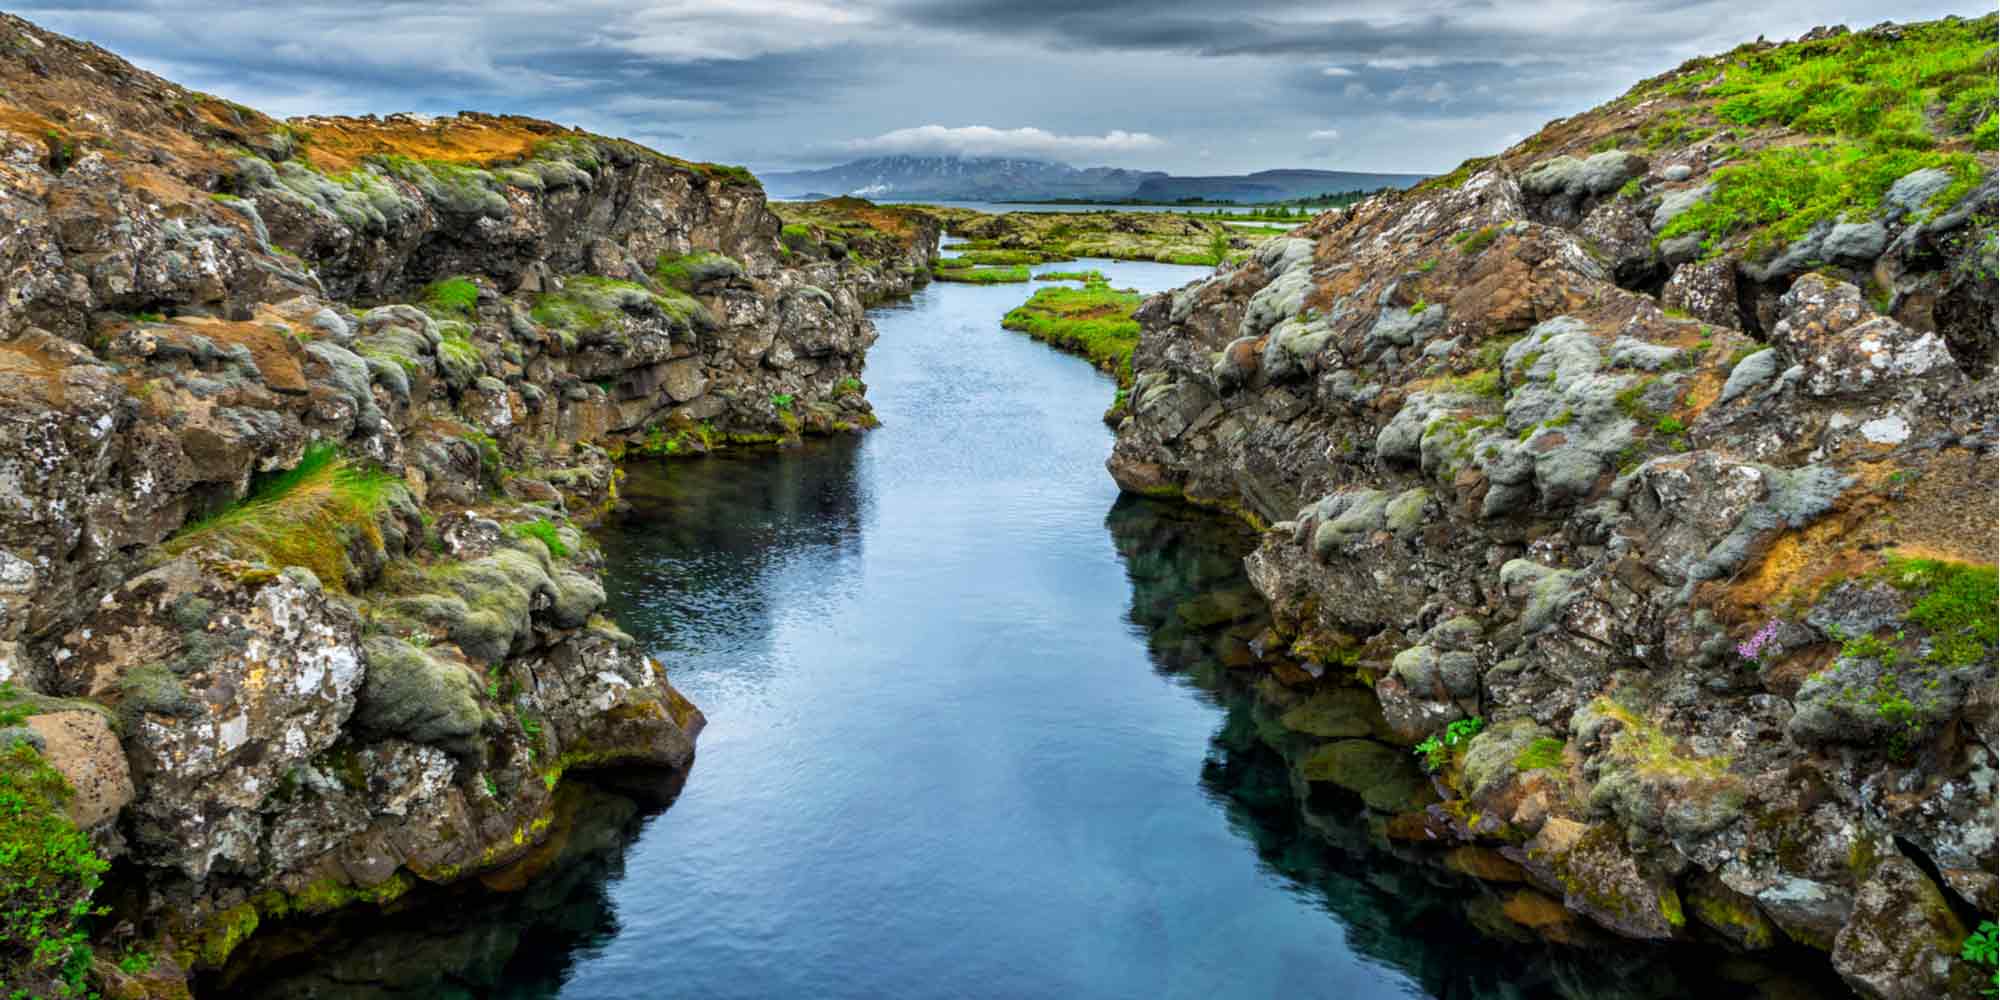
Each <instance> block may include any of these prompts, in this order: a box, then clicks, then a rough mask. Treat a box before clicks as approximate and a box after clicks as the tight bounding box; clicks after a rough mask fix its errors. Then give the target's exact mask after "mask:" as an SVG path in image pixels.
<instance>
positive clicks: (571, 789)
mask: <svg viewBox="0 0 2000 1000" xmlns="http://www.w3.org/2000/svg"><path fill="white" fill-rule="evenodd" d="M663 791H666V790H661V789H649V790H647V793H646V794H644V795H642V796H641V797H638V798H635V797H633V796H629V795H626V794H622V793H620V792H618V791H614V790H612V789H610V788H608V787H605V786H601V785H596V784H591V783H587V782H571V783H568V784H565V785H564V786H563V789H562V791H561V792H560V793H559V794H558V798H557V806H556V818H555V822H554V823H553V824H552V825H551V828H550V832H549V838H548V840H547V841H545V842H544V844H543V847H542V849H541V850H538V851H536V852H534V853H532V854H530V855H528V856H527V857H526V858H524V859H523V860H522V861H521V862H520V863H519V864H517V865H514V866H512V867H509V868H506V869H502V870H500V871H497V872H493V873H490V874H489V875H487V876H486V877H484V878H481V879H477V880H469V881H468V882H465V883H461V884H459V885H456V886H453V887H451V888H449V889H436V890H418V891H416V892H413V893H412V894H411V895H409V896H406V897H404V898H403V899H401V900H398V901H397V902H396V903H395V904H392V905H391V907H390V908H389V909H388V910H387V911H386V912H385V911H382V910H376V909H374V908H372V907H365V906H364V907H357V908H353V909H352V911H343V912H342V913H340V914H339V915H338V917H337V918H335V919H331V920H319V921H304V922H300V923H299V924H298V925H297V926H289V927H279V928H277V929H275V930H273V931H269V932H261V933H259V934H258V935H257V936H256V937H253V938H252V939H251V940H250V941H249V942H248V943H247V944H246V945H244V947H243V948H241V949H239V951H238V952H237V954H236V956H234V957H233V958H232V960H231V964H230V967H229V969H227V970H225V974H224V975H223V976H221V977H216V978H215V979H214V980H213V981H210V982H206V983H203V984H201V987H202V988H201V990H200V992H199V993H198V995H200V996H228V997H236V998H243V1000H266V998H268V1000H279V998H319V1000H378V998H389V997H425V998H432V997H435V998H443V1000H452V998H473V997H481V998H488V997H490V998H527V997H548V996H553V995H555V994H556V993H557V992H558V991H559V990H560V988H561V985H562V983H563V981H564V980H565V979H566V978H568V974H569V971H570V969H571V968H572V967H573V966H574V965H575V963H576V962H577V961H578V960H579V959H581V958H582V957H584V956H586V955H587V954H588V953H589V952H590V951H591V949H593V948H594V947H595V946H596V945H598V944H599V943H601V942H603V941H606V940H609V939H610V938H611V936H612V935H614V934H616V933H618V929H619V928H618V920H617V917H616V915H615V913H614V912H613V909H612V907H611V903H610V899H609V897H608V895H607V889H608V887H609V885H610V883H612V882H614V881H616V880H617V879H619V878H621V877H623V875H624V859H625V852H626V849H627V848H628V847H629V846H630V845H631V843H632V841H633V840H634V839H635V838H636V837H637V836H638V834H639V829H640V827H641V826H642V825H643V823H644V821H645V819H646V818H647V817H648V816H651V815H652V814H654V813H655V812H657V811H658V810H659V809H660V808H662V806H663V805H664V799H663V798H662V797H661V793H662V792H663Z"/></svg>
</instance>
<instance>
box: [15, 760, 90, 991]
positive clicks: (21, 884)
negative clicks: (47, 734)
mask: <svg viewBox="0 0 2000 1000" xmlns="http://www.w3.org/2000/svg"><path fill="white" fill-rule="evenodd" d="M71 794H72V792H71V790H70V787H69V784H68V783H67V782H66V781H64V780H63V776H62V774H61V773H59V772H58V771H56V769H55V768H53V767H50V766H49V764H48V762H47V761H45V760H43V759H42V756H41V754H39V753H37V752H36V751H35V748H34V746H33V745H31V744H29V743H27V742H26V741H17V742H15V743H13V744H12V745H11V746H7V747H4V748H0V984H5V985H6V986H9V987H13V988H15V989H16V992H14V993H12V994H10V995H13V996H28V995H31V994H30V992H29V990H28V989H23V988H22V987H24V986H27V985H29V984H37V983H40V982H46V981H51V980H53V981H55V982H58V983H60V984H61V995H65V996H81V995H83V994H84V974H85V972H86V970H88V969H89V968H90V962H91V957H92V956H91V948H90V944H89V936H88V933H87V924H88V923H89V918H90V917H91V916H92V915H93V914H95V913H97V912H99V911H98V910H96V908H94V907H93V906H92V905H91V897H92V894H94V893H95V892H96V891H97V888H98V886H99V885H100V884H101V883H102V881H103V874H104V872H105V870H106V869H107V868H109V867H110V866H109V864H107V863H106V862H105V861H104V859H102V858H100V857H98V856H97V852H96V851H94V850H92V849H91V846H90V839H89V838H88V837H86V836H84V834H83V833H82V831H80V830H78V829H77V828H76V825H75V824H74V823H71V822H70V820H69V817H68V816H66V815H64V813H63V803H64V802H66V801H67V800H68V799H69V797H70V795H71Z"/></svg>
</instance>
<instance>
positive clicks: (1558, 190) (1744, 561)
mask: <svg viewBox="0 0 2000 1000" xmlns="http://www.w3.org/2000/svg"><path fill="white" fill-rule="evenodd" d="M1986 23H1987V24H1988V27H1989V29H1990V21H1989V22H1986ZM1988 34H1990V30H1989V31H1988ZM1827 37H1835V36H1827ZM1898 37H1901V36H1898ZM1708 71H1709V70H1707V69H1705V68H1701V67H1697V69H1696V70H1694V71H1693V72H1708ZM1989 103H1990V102H1989ZM1649 107H1650V110H1649ZM1667 107H1674V108H1675V109H1676V110H1675V113H1676V114H1679V115H1682V116H1683V117H1682V118H1678V119H1676V121H1687V122H1695V123H1699V122H1703V121H1705V119H1701V118H1699V117H1692V116H1694V115H1696V114H1698V113H1699V112H1700V109H1699V107H1697V108H1695V110H1693V111H1690V110H1688V109H1687V107H1686V106H1685V105H1679V106H1676V105H1673V104H1671V103H1670V104H1669V105H1667ZM1662 111H1663V107H1661V106H1657V105H1654V106H1649V104H1648V103H1647V102H1644V101H1640V102H1637V103H1635V102H1634V101H1633V100H1631V99H1627V100H1625V101H1621V102H1616V103H1614V104H1613V105H1610V106H1607V107H1606V108H1604V109H1599V110H1598V111H1596V112H1592V113H1590V114H1588V115H1584V116H1579V117H1578V118H1574V119H1567V120H1565V121H1563V122H1558V123H1555V124H1553V125H1551V126H1550V128H1549V129H1547V130H1545V131H1544V132H1543V133H1542V134H1541V135H1538V136H1536V137H1534V138H1532V139H1530V140H1529V141H1527V142H1526V143H1523V144H1522V145H1521V146H1519V147H1516V148H1515V149H1513V150H1510V151H1508V152H1507V153H1506V154H1505V155H1503V156H1502V157H1499V158H1496V159H1493V160H1491V161H1484V162H1481V163H1473V164H1468V166H1467V167H1466V168H1464V169H1463V170H1461V171H1460V172H1459V173H1458V174H1456V175H1454V176H1452V177H1449V178H1444V179H1440V180H1438V181H1434V182H1430V183H1427V184H1425V185H1421V186H1419V188H1417V189H1416V190H1414V191H1412V192H1408V193H1405V194H1400V195H1392V196H1387V197H1380V198H1376V199H1371V200H1370V201H1367V202H1364V203H1362V204H1360V205H1358V206H1356V207H1354V208H1353V209H1351V210H1348V211H1344V212H1333V213H1328V214H1326V215H1323V216H1321V217H1320V218H1318V219H1317V220H1315V221H1314V222H1313V223H1311V224H1309V225H1307V226H1305V227H1302V228H1301V229H1299V230H1297V231H1295V232H1294V233H1293V234H1292V238H1290V239H1285V240H1277V241H1273V242H1271V243H1269V244H1266V245H1264V246H1263V247H1261V248H1260V249H1259V251H1258V253H1257V254H1256V255H1255V257H1254V258H1253V259H1252V260H1251V261H1249V262H1247V263H1245V264H1243V265H1242V266H1239V267H1235V268H1229V269H1224V270H1221V271H1219V272H1218V273H1217V274H1216V275H1215V276H1213V277H1211V278H1209V279H1207V280H1205V281H1202V282H1198V283H1196V284H1193V285H1190V286H1188V287H1186V288H1183V289H1181V290H1179V291H1175V292H1172V293H1167V294H1163V295H1159V296H1156V297H1154V298H1153V299H1151V300H1149V301H1148V302H1147V303H1146V304H1145V305H1144V306H1143V307H1142V308H1141V310H1140V311H1139V314H1138V315H1139V318H1140V319H1141V321H1142V322H1143V325H1144V331H1143V334H1142V339H1141V342H1140V345H1139V348H1138V350H1137V352H1136V353H1135V355H1134V372H1135V375H1136V379H1135V383H1134V388H1133V391H1132V394H1131V398H1130V401H1129V409H1128V411H1127V414H1126V417H1125V419H1124V420H1123V421H1122V422H1121V424H1120V425H1119V428H1118V440H1117V444H1116V447H1115V451H1114V453H1113V455H1112V457H1111V459H1110V461H1109V468H1110V471H1111V473H1112V475H1113V476H1114V477H1115V478H1116V479H1117V480H1118V482H1119V483H1120V484H1121V485H1122V486H1124V487H1125V488H1126V489H1127V490H1130V491H1133V492H1138V493H1145V494H1152V495H1179V496H1184V497H1186V498H1188V499H1190V500H1192V501H1195V502H1199V503H1203V504H1207V505H1211V506H1218V507H1222V508H1225V509H1230V510H1234V511H1237V512H1239V513H1240V514H1242V515H1243V516H1245V517H1246V518H1247V519H1248V520H1251V521H1252V522H1253V523H1255V524H1256V525H1258V526H1259V527H1262V528H1265V529H1266V531H1265V534H1264V538H1263V543H1262V545H1261V547H1260V548H1259V549H1258V551H1257V552H1256V553H1255V554H1254V555H1252V556H1251V557H1250V559H1249V561H1248V565H1249V570H1250V575H1251V579H1252V581H1253V583H1254V584H1255V585H1256V587H1257V589H1258V590H1259V591H1260V592H1261V593H1262V594H1263V595H1264V596H1265V597H1266V598H1267V599H1269V600H1270V601H1271V603H1272V605H1273V607H1274V608H1275V610H1276V614H1277V618H1278V627H1277V631H1276V633H1275V634H1273V635H1272V636H1270V637H1268V639H1267V641H1266V647H1267V648H1272V649H1286V648H1289V650H1290V651H1291V652H1292V653H1294V654H1296V655H1298V656H1300V657H1302V658H1303V659H1304V661H1305V662H1306V664H1307V666H1308V667H1309V670H1308V671H1307V672H1305V673H1300V672H1298V671H1292V672H1291V674H1289V675H1287V676H1286V677H1283V678H1280V679H1282V680H1285V681H1287V682H1288V683H1289V684H1290V685H1291V686H1292V687H1293V688H1294V689H1295V694H1293V695H1291V696H1290V697H1306V696H1308V695H1310V694H1311V693H1312V692H1314V691H1320V690H1325V689H1335V690H1338V689H1342V688H1344V687H1346V686H1352V685H1356V684H1362V685H1366V686H1368V687H1372V690H1373V693H1374V695H1375V697H1376V699H1377V700H1378V701H1379V703H1380V705H1381V707H1382V710H1383V713H1384V718H1385V719H1386V721H1387V723H1388V725H1389V727H1390V728H1391V729H1392V730H1393V739H1395V740H1398V741H1400V742H1403V743H1406V744H1416V743H1418V742H1419V741H1423V740H1427V739H1429V740H1436V741H1438V742H1439V743H1440V744H1442V747H1443V749H1442V751H1441V753H1440V755H1439V756H1438V757H1437V760H1438V763H1439V769H1438V772H1437V774H1436V776H1435V781H1436V784H1437V786H1438V791H1439V792H1440V794H1442V795H1443V796H1444V798H1445V801H1444V802H1443V803H1441V804H1439V805H1436V806H1433V807H1431V808H1430V809H1429V811H1428V814H1427V815H1426V816H1424V817H1422V818H1417V817H1409V818H1407V821H1406V822H1405V823H1404V827H1405V828H1415V829H1423V830H1426V831H1431V833H1430V834H1429V835H1432V836H1436V835H1439V834H1442V835H1444V836H1445V837H1446V838H1447V839H1448V840H1449V841H1455V842H1461V843H1466V842H1469V843H1473V844H1478V845H1483V846H1489V847H1495V848H1498V849H1499V850H1500V851H1501V852H1502V853H1503V854H1505V855H1506V856H1507V857H1508V858H1510V859H1512V860H1513V861H1515V862H1516V863H1518V864H1519V865H1521V866H1522V868H1523V869H1524V870H1525V871H1526V872H1527V873H1528V874H1529V875H1530V877H1531V878H1532V880H1533V881H1534V882H1535V883H1537V884H1538V886H1539V887H1541V888H1542V889H1544V890H1546V891H1548V892H1550V893H1552V894H1553V895H1556V896H1558V897H1560V898H1562V899H1563V900H1564V902H1565V904H1566V905H1567V907H1568V908H1569V909H1570V910H1572V911H1574V912H1577V913H1580V914H1583V915H1585V916H1587V917H1589V918H1590V919H1592V920H1593V921H1594V922H1596V923H1597V924H1598V925H1600V926H1602V927H1603V928H1606V929H1608V930H1611V931H1614V932H1616V933H1619V934H1622V935H1626V936H1631V937H1639V938H1661V939H1666V938H1675V939H1686V938H1695V937H1701V938H1706V939H1711V940H1718V941H1723V942H1726V943H1727V944H1729V945H1730V946H1732V947H1740V948H1758V947H1769V946H1770V945H1771V944H1773V943H1774V942H1775V941H1778V940H1781V939H1790V940H1792V941H1796V942H1799V943H1802V944H1804V945H1807V946H1810V947H1814V948H1819V949H1822V950H1826V951H1828V952H1830V954H1831V959H1832V963H1833V965H1834V966H1835V967H1836V968H1837V969H1838V970H1839V971H1840V972H1841V973H1842V974H1843V975H1844V976H1846V978H1847V980H1848V982H1849V984H1850V985H1851V986H1853V987H1854V988H1855V989H1856V990H1857V991H1858V992H1860V993H1862V994H1863V995H1867V996H1878V997H1910V998H1916V997H1928V996H1945V995H1952V996H1957V995H1970V994H1969V993H1963V992H1962V991H1965V990H1969V989H1971V988H1972V987H1971V985H1970V984H1971V983H1972V981H1973V980H1974V979H1976V978H1977V977H1978V975H1979V972H1978V970H1977V969H1976V968H1975V967H1974V966H1972V965H1971V964H1969V963H1966V962H1963V961H1960V960H1959V959H1958V958H1957V949H1958V944H1959V942H1960V941H1961V940H1963V938H1964V936H1965V932H1966V930H1967V928H1968V927H1969V926H1970V924H1971V922H1972V921H1974V920H1975V919H1976V918H1977V916H1978V915H1991V914H1992V913H1994V912H1995V910H1996V906H2000V899H1996V884H1995V875H1994V872H1995V870H1996V864H1997V863H2000V856H1996V841H1995V807H1994V782H1995V763H1996V758H1995V751H1996V749H2000V744H1996V742H1995V741H1996V737H1997V736H2000V733H1996V706H1995V696H1994V624H1993V622H1994V617H1993V614H1994V612H1993V606H1994V602H1995V598H1996V593H1995V585H1994V575H1993V567H1992V564H1993V561H1994V551H1995V523H1994V511H1993V505H1992V498H1993V497H1994V495H1995V492H1996V485H1997V484H1996V478H1995V468H1996V467H1995V455H1994V446H1995V434H1996V423H1995V391H1996V382H1995V374H1994V367H1993V357H1994V352H1993V336H1994V334H1993V329H1994V324H1995V316H1994V312H1993V306H1992V284H1993V277H1992V275H1993V263H1992V257H1993V251H1992V247H1993V230H1992V223H1991V221H1990V220H1991V215H1990V213H1991V211H1992V203H1993V193H1994V181H1993V169H1994V160H1993V154H1992V151H1991V150H1990V149H1986V150H1978V149H1974V150H1973V151H1972V152H1971V153H1969V154H1967V155H1968V156H1969V157H1971V159H1972V160H1974V161H1976V163H1977V164H1978V169H1979V170H1980V171H1983V180H1980V181H1979V182H1978V183H1976V184H1971V185H1962V186H1960V187H1959V188H1958V192H1959V193H1958V194H1957V195H1956V196H1955V197H1956V198H1957V199H1958V200H1955V201H1941V202H1937V203H1928V202H1918V203H1915V204H1904V202H1905V201H1907V200H1908V197H1910V195H1909V191H1908V190H1906V189H1915V188H1918V187H1923V186H1924V185H1926V184H1928V185H1929V187H1928V190H1929V191H1931V193H1932V194H1934V195H1935V194H1939V193H1942V192H1944V190H1945V185H1944V184H1941V183H1931V181H1932V180H1935V178H1930V179H1927V178H1925V177H1921V176H1913V177H1906V178H1902V179H1900V180H1899V181H1898V182H1897V184H1896V185H1894V186H1893V187H1892V188H1891V193H1890V195H1889V196H1887V197H1885V199H1884V201H1883V203H1882V204H1881V205H1879V206H1868V207H1867V208H1866V209H1865V214H1866V218H1865V219H1863V218H1858V217H1856V218H1850V219H1849V220H1848V221H1847V222H1843V223H1841V224H1839V225H1831V224H1829V225H1827V226H1823V227H1814V228H1813V229H1811V230H1810V231H1809V232H1808V233H1807V235H1806V236H1804V237H1801V238H1800V242H1796V243H1794V244H1792V245H1790V246H1780V247H1777V248H1775V249H1770V250H1767V251H1762V252H1760V251H1758V250H1756V249H1754V248H1753V246H1752V244H1750V243H1748V242H1746V241H1745V239H1744V238H1743V237H1742V236H1741V235H1738V236H1736V237H1734V238H1733V239H1715V240H1712V241H1710V243H1709V244H1708V250H1707V251H1704V250H1703V248H1702V242H1701V240H1700V239H1699V238H1697V239H1696V240H1695V242H1694V244H1693V245H1692V246H1689V245H1681V246H1675V245H1673V241H1672V240H1662V239H1660V238H1659V237H1660V234H1661V232H1662V230H1663V229H1664V228H1665V226H1666V224H1667V222H1668V221H1669V220H1670V219H1671V218H1672V217H1673V216H1674V214H1675V213H1676V212H1678V211H1682V210H1686V208H1687V206H1688V205H1690V204H1694V203H1698V202H1699V201H1700V200H1701V199H1703V198H1706V197H1708V196H1710V195H1711V194H1712V193H1713V190H1714V189H1713V187H1712V186H1711V187H1707V188H1704V187H1703V185H1705V184H1708V182H1709V178H1708V176H1707V175H1709V174H1710V173H1711V172H1712V171H1714V170H1716V169H1718V168H1719V167H1720V161H1723V160H1725V159H1726V157H1728V156H1742V155H1745V154H1744V152H1743V151H1742V150H1741V149H1740V148H1738V149H1737V150H1736V151H1735V152H1733V153H1724V151H1723V148H1724V146H1725V145H1728V146H1736V145H1737V144H1739V143H1741V144H1743V145H1752V146H1754V145H1757V144H1762V143H1772V144H1782V143H1785V142H1790V141H1795V140H1794V139H1793V138H1792V137H1790V136H1789V135H1788V134H1787V133H1786V132H1784V131H1783V130H1775V131H1774V130H1764V131H1761V132H1752V131H1751V130H1739V131H1732V132H1728V133H1726V134H1723V133H1717V134H1713V135H1712V136H1711V135H1710V133H1711V132H1713V131H1714V130H1712V129H1701V130H1698V131H1700V137H1697V139H1696V140H1695V141H1685V140H1681V141H1673V140H1670V141H1667V142H1665V143H1664V144H1662V145H1659V146H1655V147H1653V148H1650V149H1646V150H1645V151H1644V152H1643V154H1642V153H1641V152H1639V151H1636V150H1627V149H1617V148H1615V147H1616V146H1618V145H1619V143H1620V141H1621V139H1620V136H1621V134H1624V133H1627V132H1630V131H1635V130H1636V131H1637V132H1638V133H1639V134H1651V133H1650V132H1648V131H1647V129H1648V127H1649V122H1652V121H1654V120H1656V118H1657V116H1658V115H1659V114H1660V113H1662ZM1649 115H1650V116H1652V117H1649ZM1688 131H1689V132H1694V131H1697V130H1696V129H1694V128H1693V127H1692V126H1691V125H1690V126H1689V129H1688ZM1607 146H1608V147H1614V148H1613V149H1612V150H1610V151H1604V149H1605V147H1607ZM1960 162H1962V161H1960ZM1982 213H1987V214H1982ZM1859 214H1862V213H1857V215H1859ZM1864 224H1865V226H1867V227H1869V228H1868V231H1866V232H1855V231H1854V230H1853V228H1852V227H1854V226H1861V225H1864ZM1716 235H1717V236H1726V235H1728V234H1716ZM1829 241H1832V243H1833V244H1834V245H1835V250H1834V251H1831V252H1829V251H1828V250H1827V249H1826V247H1827V246H1828V245H1829ZM1804 244H1809V245H1804ZM1829 260H1831V261H1832V263H1831V264H1829V263H1828V261H1829ZM1975 275H1976V276H1978V277H1977V278H1974V277H1973V276H1975ZM1864 285H1866V286H1868V287H1869V288H1871V289H1873V290H1874V294H1875V298H1874V299H1872V300H1871V299H1870V297H1869V294H1868V293H1864V289H1863V287H1861V286H1864ZM1884 289H1886V290H1887V291H1888V294H1887V295H1883V294H1881V292H1882V291H1883V290H1884ZM1948 607H1949V608H1955V609H1956V610H1947V608H1948ZM1308 673H1309V674H1310V675H1311V676H1307V674H1308ZM1454 723H1458V724H1460V725H1459V728H1458V729H1457V730H1456V731H1453V730H1452V729H1450V727H1452V726H1453V724H1454ZM1480 726H1483V730H1481V731H1479V732H1478V734H1477V735H1476V736H1472V737H1470V738H1469V739H1466V738H1463V737H1462V734H1463V733H1464V732H1466V731H1468V730H1470V729H1473V728H1474V727H1480ZM1393 825H1394V824H1393V822H1392V827H1393Z"/></svg>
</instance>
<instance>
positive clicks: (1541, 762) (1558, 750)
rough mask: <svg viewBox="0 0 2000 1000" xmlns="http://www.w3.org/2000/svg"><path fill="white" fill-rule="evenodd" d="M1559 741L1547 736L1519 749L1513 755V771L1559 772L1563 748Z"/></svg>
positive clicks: (1561, 764)
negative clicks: (1519, 750)
mask: <svg viewBox="0 0 2000 1000" xmlns="http://www.w3.org/2000/svg"><path fill="white" fill-rule="evenodd" d="M1564 745H1565V744H1564V743H1563V741H1561V740H1558V739H1554V738H1552V737H1548V736H1541V737H1537V738H1536V739H1535V740H1534V742H1532V743H1529V744H1528V745H1527V746H1525V747H1522V748H1521V752H1520V753H1517V754H1515V755H1514V769H1515V770H1517V771H1540V770H1561V769H1562V766H1563V747H1564Z"/></svg>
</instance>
